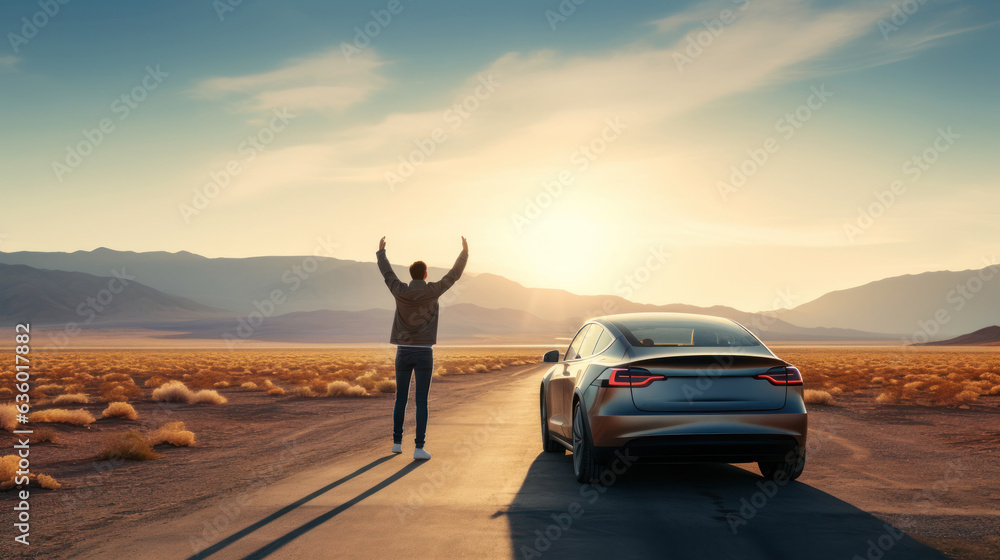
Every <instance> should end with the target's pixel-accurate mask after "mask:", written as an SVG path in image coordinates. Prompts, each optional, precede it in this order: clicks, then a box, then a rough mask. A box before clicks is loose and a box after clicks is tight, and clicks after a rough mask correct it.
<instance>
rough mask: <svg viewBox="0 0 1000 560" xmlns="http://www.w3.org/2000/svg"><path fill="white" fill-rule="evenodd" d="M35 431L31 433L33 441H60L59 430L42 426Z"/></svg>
mask: <svg viewBox="0 0 1000 560" xmlns="http://www.w3.org/2000/svg"><path fill="white" fill-rule="evenodd" d="M34 432H35V433H33V434H31V443H44V442H46V441H47V442H49V443H59V438H58V435H59V432H57V431H55V430H53V429H51V428H40V429H36V430H34Z"/></svg>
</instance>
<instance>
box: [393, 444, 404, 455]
mask: <svg viewBox="0 0 1000 560" xmlns="http://www.w3.org/2000/svg"><path fill="white" fill-rule="evenodd" d="M392 452H393V453H402V452H403V444H402V443H394V444H392Z"/></svg>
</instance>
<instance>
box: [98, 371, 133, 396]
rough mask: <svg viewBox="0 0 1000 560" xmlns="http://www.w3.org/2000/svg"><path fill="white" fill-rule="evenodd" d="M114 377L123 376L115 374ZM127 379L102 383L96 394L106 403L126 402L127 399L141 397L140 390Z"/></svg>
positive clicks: (130, 379)
mask: <svg viewBox="0 0 1000 560" xmlns="http://www.w3.org/2000/svg"><path fill="white" fill-rule="evenodd" d="M115 375H116V376H122V375H124V374H120V373H119V374H115ZM125 377H127V378H128V381H127V382H126V381H102V382H101V386H100V388H99V389H98V394H100V396H101V398H102V399H104V400H105V401H107V402H126V401H128V400H129V399H134V398H139V397H141V396H142V389H140V388H139V386H138V385H136V384H135V383H134V382H132V378H131V377H128V376H125Z"/></svg>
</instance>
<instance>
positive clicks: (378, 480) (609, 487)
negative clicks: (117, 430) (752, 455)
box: [87, 366, 945, 560]
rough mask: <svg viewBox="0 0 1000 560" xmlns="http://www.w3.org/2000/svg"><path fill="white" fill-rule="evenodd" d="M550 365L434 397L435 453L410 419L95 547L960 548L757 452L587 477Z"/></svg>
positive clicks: (385, 551)
mask: <svg viewBox="0 0 1000 560" xmlns="http://www.w3.org/2000/svg"><path fill="white" fill-rule="evenodd" d="M543 371H544V368H543V367H542V366H538V367H531V368H525V369H524V370H522V371H520V372H517V373H515V374H513V375H512V376H510V377H509V378H506V379H504V380H503V381H497V382H496V383H495V384H491V385H485V386H484V390H482V391H480V392H478V393H476V394H475V395H474V396H471V397H468V398H465V399H464V400H463V401H462V402H460V403H458V404H455V405H454V406H450V407H449V408H448V409H446V410H438V409H435V408H434V407H433V406H432V410H431V427H430V430H429V434H428V443H427V449H428V450H429V451H430V452H431V453H432V454H433V458H432V459H431V460H430V461H427V462H413V461H412V460H411V454H412V451H413V449H412V435H411V434H407V436H406V437H407V441H406V445H404V450H405V453H404V454H403V455H392V454H390V453H389V452H388V451H389V449H388V443H387V444H386V447H385V449H358V450H357V452H355V453H352V454H343V455H341V456H339V457H331V458H330V460H329V461H328V462H324V463H323V464H317V465H316V466H315V467H313V468H311V469H309V470H307V471H305V472H302V473H299V474H296V475H294V476H292V477H289V478H286V479H283V480H280V481H278V482H275V483H273V484H271V485H269V486H268V487H266V488H263V489H260V490H258V491H256V492H254V493H252V494H249V495H245V496H240V495H237V496H234V497H232V498H231V499H229V500H227V501H224V502H223V503H222V504H221V505H220V504H213V505H212V506H210V507H206V508H204V509H201V510H197V511H192V512H191V513H190V514H188V515H186V516H183V517H180V518H176V519H173V520H167V521H163V522H162V523H158V524H153V525H150V526H148V528H147V529H146V530H144V531H143V532H142V534H137V535H128V536H125V537H124V538H123V539H122V540H116V541H114V542H109V543H107V544H106V545H105V546H103V547H101V548H99V549H98V550H95V551H93V553H92V554H88V555H87V557H92V558H143V559H147V558H149V559H160V558H164V559H167V558H169V559H202V558H210V559H213V560H222V559H262V558H269V559H281V558H289V559H292V558H294V559H311V558H377V559H385V558H521V559H524V558H574V559H579V558H615V559H617V558H668V559H687V558H692V559H695V558H696V559H699V560H702V559H717V558H718V559H729V558H740V559H743V558H745V559H761V560H763V559H767V560H775V559H783V558H788V559H800V558H801V559H811V560H823V559H842V560H852V559H854V558H863V559H871V560H892V559H895V558H899V559H907V560H919V559H940V558H945V556H944V555H942V554H941V553H939V552H937V551H935V550H933V549H931V548H929V547H927V546H924V545H922V544H920V543H918V542H916V541H915V540H913V539H911V538H910V537H908V536H906V535H905V534H903V533H902V532H900V531H899V530H897V529H895V528H893V527H891V526H888V525H886V524H885V523H883V522H882V521H880V520H879V519H877V518H875V517H873V516H872V515H870V514H868V513H866V512H865V511H862V510H860V509H858V508H857V507H855V506H853V505H851V504H850V503H847V502H844V501H842V500H840V499H837V498H835V497H834V496H832V495H830V494H828V493H825V492H823V491H820V490H818V489H816V488H814V487H812V486H810V485H808V484H805V483H800V482H793V483H790V484H788V485H785V486H781V487H779V486H776V485H769V484H766V483H765V482H764V479H762V478H761V477H760V476H759V475H758V474H757V472H756V470H755V469H754V468H753V467H752V466H750V465H746V467H747V468H746V469H744V468H740V467H738V466H731V465H707V464H696V465H678V466H652V465H649V466H646V465H631V466H629V465H627V464H625V463H624V462H620V463H619V464H618V465H617V467H618V470H619V471H620V472H621V474H617V475H614V476H609V477H607V478H606V479H605V481H604V482H605V484H598V485H588V486H581V485H580V484H578V483H576V482H575V480H574V479H573V476H572V467H571V457H570V455H569V454H568V453H567V454H565V455H552V454H543V453H542V451H541V445H540V442H539V439H538V410H537V383H538V379H539V378H540V375H541V373H542V372H543ZM444 388H446V385H444V384H441V385H440V386H437V387H435V388H432V392H433V391H434V390H444ZM411 414H412V412H411ZM373 429H374V428H373ZM267 460H268V458H267V457H261V461H262V462H266V461H267ZM807 469H808V466H807ZM177 483H183V481H181V480H178V481H177ZM154 498H155V493H154V492H151V499H154Z"/></svg>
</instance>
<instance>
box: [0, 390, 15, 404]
mask: <svg viewBox="0 0 1000 560" xmlns="http://www.w3.org/2000/svg"><path fill="white" fill-rule="evenodd" d="M13 396H14V390H13V389H10V388H7V387H0V401H2V400H6V399H9V398H11V397H13Z"/></svg>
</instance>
